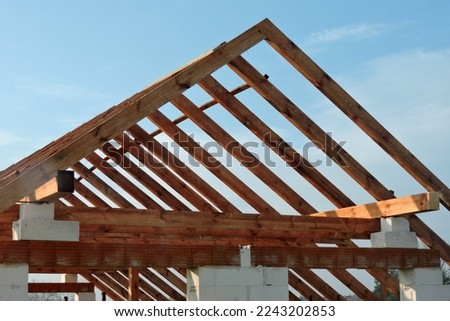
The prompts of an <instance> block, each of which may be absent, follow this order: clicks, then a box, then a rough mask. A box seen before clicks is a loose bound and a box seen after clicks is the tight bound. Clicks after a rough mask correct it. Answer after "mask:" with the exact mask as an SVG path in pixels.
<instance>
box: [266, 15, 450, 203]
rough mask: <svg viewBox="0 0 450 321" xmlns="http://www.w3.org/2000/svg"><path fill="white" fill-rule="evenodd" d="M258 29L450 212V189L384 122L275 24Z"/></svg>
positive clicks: (267, 22)
mask: <svg viewBox="0 0 450 321" xmlns="http://www.w3.org/2000/svg"><path fill="white" fill-rule="evenodd" d="M258 28H259V29H260V30H261V32H262V33H264V35H265V36H266V37H267V39H266V41H267V42H268V43H269V44H270V45H271V46H272V47H273V48H274V49H275V50H276V51H277V52H278V53H279V54H280V55H281V56H283V57H284V58H285V59H286V60H287V61H288V62H290V63H291V65H292V66H293V67H294V68H296V69H297V70H298V71H299V72H300V73H301V74H302V75H303V76H305V78H307V79H308V80H309V81H310V82H311V83H312V84H313V85H314V86H315V87H316V88H317V89H318V90H320V92H322V93H323V94H324V95H325V96H326V97H327V98H328V99H329V100H330V101H332V102H333V103H334V104H335V105H336V106H337V107H338V108H339V109H340V110H341V111H342V112H343V113H344V114H345V115H347V116H348V117H349V118H350V119H351V120H352V121H353V122H354V123H355V124H356V125H358V126H359V127H360V128H361V129H362V130H363V131H364V132H365V133H366V134H367V135H368V136H369V137H370V138H372V140H373V141H375V142H376V143H377V144H378V145H379V146H380V147H381V148H383V150H384V151H385V152H386V153H387V154H389V155H390V156H391V157H392V158H393V159H394V160H395V161H396V162H397V163H398V164H399V165H400V166H402V167H403V168H404V169H405V170H406V171H407V172H408V173H409V174H410V175H411V176H412V177H413V178H415V179H416V180H417V182H419V183H420V184H421V185H422V186H423V187H425V188H426V190H427V191H430V192H432V191H438V192H441V193H442V197H441V201H442V204H443V205H444V206H445V207H447V209H449V210H450V189H449V188H448V187H447V186H446V185H445V184H444V183H443V182H442V181H441V180H440V179H439V178H438V177H437V176H436V175H434V174H433V173H432V172H431V171H430V170H429V169H428V168H427V167H426V166H425V165H424V164H423V163H422V162H421V161H420V160H419V159H417V158H416V157H415V156H414V155H413V154H412V153H411V152H410V151H409V150H408V149H407V148H406V147H405V146H403V144H401V143H400V141H398V140H397V139H396V138H395V137H394V136H393V135H392V134H391V133H390V132H389V131H388V130H387V129H386V128H384V126H383V125H381V123H380V122H378V121H377V120H376V119H375V118H374V117H373V116H372V115H371V114H369V113H368V112H367V110H365V109H364V108H363V107H362V106H361V105H360V104H359V103H358V102H357V101H356V100H355V99H353V97H351V96H350V95H349V94H348V93H347V92H346V91H345V90H344V89H343V88H342V87H341V86H339V85H338V84H337V83H336V82H335V81H334V80H333V79H332V78H331V77H330V76H329V75H328V74H327V73H325V72H324V71H323V70H322V69H321V68H320V67H319V66H318V65H317V64H316V63H315V62H314V61H313V60H312V59H311V58H309V57H308V56H307V55H306V54H305V53H304V52H303V51H302V50H301V49H300V48H299V47H297V46H296V45H295V44H294V43H293V42H292V41H291V40H289V38H287V37H286V36H285V35H284V34H283V33H282V32H281V31H280V30H279V29H278V28H277V27H276V26H275V25H274V24H273V23H272V22H270V21H269V20H265V21H263V22H262V23H261V24H260V25H259V26H258Z"/></svg>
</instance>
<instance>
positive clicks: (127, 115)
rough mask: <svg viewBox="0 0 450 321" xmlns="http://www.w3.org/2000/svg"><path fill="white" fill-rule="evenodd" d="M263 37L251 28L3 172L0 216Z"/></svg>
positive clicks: (0, 177)
mask: <svg viewBox="0 0 450 321" xmlns="http://www.w3.org/2000/svg"><path fill="white" fill-rule="evenodd" d="M263 39H264V36H263V35H262V34H261V33H260V32H259V30H258V28H256V26H255V27H252V28H250V29H249V30H247V31H246V32H244V33H242V34H241V35H240V36H238V37H236V38H234V39H233V40H231V41H229V42H227V43H225V44H224V45H222V46H220V48H218V49H217V50H213V51H210V52H209V53H207V54H205V55H204V56H202V57H201V58H200V59H197V60H195V61H194V62H192V63H190V64H188V65H186V66H185V67H183V68H182V69H181V70H179V71H178V72H176V73H175V74H172V75H169V76H167V77H165V78H163V79H161V80H160V81H158V82H156V83H155V84H153V85H151V86H149V87H147V88H145V89H144V90H142V91H141V92H139V93H137V94H135V95H134V96H132V97H130V98H129V99H127V100H125V101H124V102H122V103H120V104H119V105H117V106H114V107H113V108H111V109H109V110H108V111H106V112H104V113H102V114H100V115H98V116H97V117H95V118H94V119H92V120H91V121H89V122H87V123H85V124H83V125H81V126H80V127H78V128H77V129H76V130H74V131H72V132H70V133H68V134H66V135H64V136H63V137H61V138H60V139H58V140H56V141H55V142H53V143H50V144H49V145H47V146H46V147H45V148H43V149H41V150H40V151H38V152H36V153H35V154H33V155H31V156H30V157H27V158H26V159H25V160H24V161H23V162H19V163H17V164H16V165H13V166H11V167H10V168H8V169H6V170H5V171H3V172H1V174H0V175H1V176H0V212H1V211H3V210H5V209H7V208H9V207H10V206H12V205H13V204H14V203H15V202H16V201H17V200H19V199H21V198H22V197H24V196H26V195H29V194H31V193H32V192H33V190H35V189H36V188H38V187H39V186H41V185H42V184H44V183H45V182H47V181H48V180H50V179H51V178H53V177H54V176H55V175H56V171H57V170H61V169H66V168H68V167H70V166H72V165H73V164H74V163H76V162H78V161H79V160H80V159H82V158H83V157H85V156H86V155H87V154H89V153H92V152H93V151H94V150H95V149H97V148H99V147H100V146H101V145H102V144H103V143H104V142H105V141H109V140H110V139H111V138H112V137H114V136H116V135H117V134H119V133H120V132H123V131H124V130H126V129H127V128H129V127H130V126H132V125H133V124H136V123H137V122H139V121H140V120H141V119H142V118H144V117H145V116H146V115H148V114H149V113H151V112H152V111H154V110H156V109H157V108H159V107H160V106H162V105H163V104H165V103H166V102H167V101H170V100H171V99H173V98H174V97H176V96H177V95H178V94H180V93H182V92H184V91H185V90H187V89H188V88H190V87H191V86H193V85H194V84H196V83H197V82H198V81H199V80H201V79H202V78H204V77H205V76H207V75H209V74H211V73H212V72H214V71H215V70H217V69H218V68H220V67H222V66H223V65H224V64H226V63H227V62H228V61H230V60H232V59H234V58H235V57H236V56H238V55H239V54H241V53H243V52H245V51H246V50H248V49H249V48H251V47H252V46H254V45H255V44H257V43H258V42H260V41H261V40H263ZM69 151H70V152H69Z"/></svg>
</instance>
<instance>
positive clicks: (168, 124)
mask: <svg viewBox="0 0 450 321" xmlns="http://www.w3.org/2000/svg"><path fill="white" fill-rule="evenodd" d="M148 118H149V119H150V120H151V121H152V122H153V123H154V124H155V125H157V126H158V127H159V128H161V130H163V131H164V132H165V133H166V134H167V135H168V136H169V137H170V138H171V139H173V140H174V141H175V142H176V143H177V144H178V145H179V146H180V147H182V148H183V149H184V150H186V152H188V153H189V154H190V155H191V156H192V157H194V158H195V159H196V160H197V161H198V162H199V163H201V164H202V165H203V166H204V167H205V168H206V169H208V170H209V171H210V172H211V173H212V174H214V175H215V176H216V177H217V178H219V179H220V180H221V181H222V182H223V183H224V184H226V185H227V186H228V187H229V188H230V189H231V190H233V191H234V192H235V193H236V194H238V195H239V196H240V197H241V198H242V199H243V200H245V201H246V202H247V203H248V204H249V205H250V206H252V207H253V208H254V209H255V210H256V211H257V212H258V213H260V214H261V215H267V216H276V215H279V214H280V213H278V212H277V211H276V210H275V209H274V208H273V207H272V206H271V205H270V204H269V203H267V202H266V200H264V199H263V198H262V197H261V196H260V195H259V194H257V193H256V192H255V191H253V190H252V189H251V188H249V187H248V186H247V185H246V184H245V183H244V182H243V181H242V180H241V179H239V178H238V177H237V176H236V175H234V174H233V173H232V172H231V171H230V170H229V169H228V168H226V167H225V166H223V165H222V163H220V162H219V161H218V160H217V159H216V158H215V157H214V156H213V155H211V154H210V153H209V152H207V151H206V150H205V149H204V148H203V147H201V146H200V145H199V144H198V143H197V142H195V141H194V140H193V139H192V138H191V137H190V136H189V135H188V134H186V133H185V132H184V131H183V130H181V129H180V128H179V127H178V126H176V125H174V124H173V122H172V121H170V120H169V119H168V118H167V117H166V116H165V115H164V114H162V113H161V112H159V111H155V112H153V113H152V114H151V115H149V116H148Z"/></svg>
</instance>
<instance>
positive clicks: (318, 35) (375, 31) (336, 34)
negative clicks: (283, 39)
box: [307, 23, 386, 44]
mask: <svg viewBox="0 0 450 321" xmlns="http://www.w3.org/2000/svg"><path fill="white" fill-rule="evenodd" d="M385 30H386V26H384V25H381V24H373V25H370V24H365V23H363V24H359V25H348V26H342V27H339V28H334V29H326V30H322V31H319V32H314V33H312V34H311V35H310V36H309V37H308V39H307V43H308V44H320V43H330V42H335V41H339V40H344V39H365V38H370V37H375V36H378V35H380V34H382V33H383V32H384V31H385Z"/></svg>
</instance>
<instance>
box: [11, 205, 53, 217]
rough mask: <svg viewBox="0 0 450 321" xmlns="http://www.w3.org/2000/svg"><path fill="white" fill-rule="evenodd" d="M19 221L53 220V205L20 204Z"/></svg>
mask: <svg viewBox="0 0 450 321" xmlns="http://www.w3.org/2000/svg"><path fill="white" fill-rule="evenodd" d="M19 219H21V220H22V219H43V220H53V219H55V204H53V203H24V204H20V211H19Z"/></svg>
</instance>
